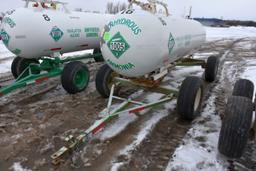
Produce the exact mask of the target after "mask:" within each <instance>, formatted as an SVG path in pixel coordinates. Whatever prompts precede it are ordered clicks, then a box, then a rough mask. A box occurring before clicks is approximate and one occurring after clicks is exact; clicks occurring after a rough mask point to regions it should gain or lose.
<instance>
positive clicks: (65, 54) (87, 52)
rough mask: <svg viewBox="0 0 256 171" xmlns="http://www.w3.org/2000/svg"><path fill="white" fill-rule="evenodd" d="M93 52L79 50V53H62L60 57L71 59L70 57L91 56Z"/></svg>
mask: <svg viewBox="0 0 256 171" xmlns="http://www.w3.org/2000/svg"><path fill="white" fill-rule="evenodd" d="M92 53H93V50H81V51H75V52H69V53H64V54H63V55H62V57H72V56H77V55H85V54H92Z"/></svg>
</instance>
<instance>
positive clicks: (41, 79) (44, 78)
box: [36, 76, 49, 83]
mask: <svg viewBox="0 0 256 171" xmlns="http://www.w3.org/2000/svg"><path fill="white" fill-rule="evenodd" d="M48 79H49V77H47V76H45V77H42V78H38V79H36V83H40V82H43V81H46V80H48Z"/></svg>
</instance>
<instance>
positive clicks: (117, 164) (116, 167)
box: [111, 162, 124, 171]
mask: <svg viewBox="0 0 256 171" xmlns="http://www.w3.org/2000/svg"><path fill="white" fill-rule="evenodd" d="M122 165H124V163H123V162H121V163H115V164H114V165H113V166H112V168H111V171H118V170H119V168H120V167H121V166H122Z"/></svg>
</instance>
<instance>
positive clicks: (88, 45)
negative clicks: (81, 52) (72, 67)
mask: <svg viewBox="0 0 256 171" xmlns="http://www.w3.org/2000/svg"><path fill="white" fill-rule="evenodd" d="M87 46H89V45H88V44H85V45H80V47H87Z"/></svg>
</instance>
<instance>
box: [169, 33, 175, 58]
mask: <svg viewBox="0 0 256 171" xmlns="http://www.w3.org/2000/svg"><path fill="white" fill-rule="evenodd" d="M174 45H175V41H174V38H173V36H172V34H171V33H170V36H169V42H168V48H169V55H171V53H172V50H173V47H174Z"/></svg>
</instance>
